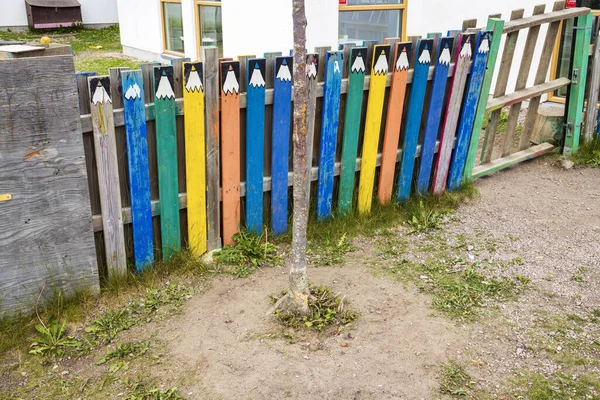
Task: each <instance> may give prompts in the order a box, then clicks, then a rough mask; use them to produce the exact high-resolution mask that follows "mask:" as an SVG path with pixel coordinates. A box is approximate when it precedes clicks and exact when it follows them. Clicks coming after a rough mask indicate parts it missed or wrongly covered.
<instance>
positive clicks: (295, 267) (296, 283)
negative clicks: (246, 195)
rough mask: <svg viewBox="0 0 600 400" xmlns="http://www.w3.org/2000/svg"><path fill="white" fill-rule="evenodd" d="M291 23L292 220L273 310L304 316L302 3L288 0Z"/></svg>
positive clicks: (305, 209) (305, 211)
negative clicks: (286, 280)
mask: <svg viewBox="0 0 600 400" xmlns="http://www.w3.org/2000/svg"><path fill="white" fill-rule="evenodd" d="M292 7H293V23H294V89H293V90H294V121H293V124H294V131H293V138H294V218H293V228H292V263H291V267H290V291H289V292H288V294H287V295H286V296H284V297H282V298H281V299H280V300H279V301H278V302H277V304H276V305H275V306H274V307H273V310H275V309H280V310H283V311H288V312H293V313H296V314H301V315H306V314H307V313H308V312H309V308H308V298H309V295H310V293H309V291H308V278H307V276H306V266H307V258H306V226H307V224H308V182H307V179H308V173H307V168H306V130H307V121H306V109H307V107H308V106H307V103H308V95H307V92H306V82H307V77H306V14H305V11H304V0H292Z"/></svg>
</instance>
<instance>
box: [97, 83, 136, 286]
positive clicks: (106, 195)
mask: <svg viewBox="0 0 600 400" xmlns="http://www.w3.org/2000/svg"><path fill="white" fill-rule="evenodd" d="M88 82H89V86H90V97H91V106H90V108H91V113H92V126H93V127H94V148H95V150H96V170H97V172H98V185H99V188H100V204H101V206H102V224H103V228H104V229H103V230H104V246H105V249H106V264H107V267H108V275H109V277H118V276H123V275H125V274H126V273H127V257H126V254H125V235H124V233H123V219H122V216H121V208H122V207H121V193H120V191H119V169H118V163H117V143H116V138H115V126H114V124H113V109H112V99H111V96H110V78H109V77H108V76H104V77H90V78H88Z"/></svg>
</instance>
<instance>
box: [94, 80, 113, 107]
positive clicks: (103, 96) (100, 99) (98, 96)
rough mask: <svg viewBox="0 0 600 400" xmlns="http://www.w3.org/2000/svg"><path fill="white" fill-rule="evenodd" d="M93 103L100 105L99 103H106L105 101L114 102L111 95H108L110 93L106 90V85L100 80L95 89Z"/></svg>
mask: <svg viewBox="0 0 600 400" xmlns="http://www.w3.org/2000/svg"><path fill="white" fill-rule="evenodd" d="M92 103H94V105H98V104H99V103H100V104H104V103H111V104H112V100H111V99H110V96H109V95H108V93H107V92H106V89H104V86H102V84H101V83H100V82H98V87H97V88H96V90H95V91H94V97H92Z"/></svg>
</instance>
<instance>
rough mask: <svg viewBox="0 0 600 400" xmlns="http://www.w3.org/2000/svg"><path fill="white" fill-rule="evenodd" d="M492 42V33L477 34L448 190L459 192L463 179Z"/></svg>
mask: <svg viewBox="0 0 600 400" xmlns="http://www.w3.org/2000/svg"><path fill="white" fill-rule="evenodd" d="M491 42H492V31H483V32H479V33H478V34H477V44H476V46H475V49H476V50H475V56H474V57H473V63H472V65H471V74H470V75H469V83H468V86H467V94H466V97H465V99H464V101H463V110H462V117H461V119H460V123H459V126H458V132H457V134H456V144H455V148H454V154H453V155H452V162H451V164H450V172H449V176H448V189H449V190H457V189H458V188H459V187H460V185H461V183H462V178H463V172H464V169H465V162H466V160H467V152H468V151H469V143H470V141H471V131H472V129H473V123H474V122H475V113H476V111H477V103H478V101H479V95H480V93H481V85H482V83H483V77H484V75H485V70H486V65H487V59H488V54H489V51H490V43H491Z"/></svg>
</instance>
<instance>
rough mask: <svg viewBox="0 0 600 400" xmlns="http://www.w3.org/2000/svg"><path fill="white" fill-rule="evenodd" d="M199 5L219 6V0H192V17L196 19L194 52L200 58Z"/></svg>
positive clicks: (200, 29)
mask: <svg viewBox="0 0 600 400" xmlns="http://www.w3.org/2000/svg"><path fill="white" fill-rule="evenodd" d="M200 6H209V7H221V0H194V14H195V16H194V17H195V19H196V54H197V55H198V57H197V58H198V59H201V58H202V37H201V36H202V27H201V26H200V25H201V24H200ZM221 22H223V21H221Z"/></svg>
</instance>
